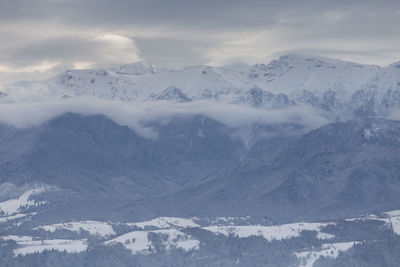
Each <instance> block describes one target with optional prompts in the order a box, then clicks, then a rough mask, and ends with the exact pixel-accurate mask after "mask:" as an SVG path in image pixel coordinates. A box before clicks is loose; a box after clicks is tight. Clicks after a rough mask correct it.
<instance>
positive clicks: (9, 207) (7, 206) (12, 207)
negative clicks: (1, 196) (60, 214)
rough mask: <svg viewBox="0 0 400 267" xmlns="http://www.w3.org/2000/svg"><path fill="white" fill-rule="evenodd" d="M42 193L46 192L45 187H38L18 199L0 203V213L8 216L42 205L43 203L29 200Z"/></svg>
mask: <svg viewBox="0 0 400 267" xmlns="http://www.w3.org/2000/svg"><path fill="white" fill-rule="evenodd" d="M44 191H46V187H38V188H34V189H30V190H27V191H26V192H25V193H23V194H22V195H20V196H19V197H18V198H15V199H9V200H7V201H4V202H0V211H2V212H3V213H4V215H6V216H9V215H14V214H17V213H19V211H21V210H22V209H23V208H27V207H31V206H39V205H41V204H44V203H45V202H35V201H34V200H32V199H31V196H33V195H38V194H41V193H43V192H44Z"/></svg>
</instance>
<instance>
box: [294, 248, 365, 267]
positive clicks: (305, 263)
mask: <svg viewBox="0 0 400 267" xmlns="http://www.w3.org/2000/svg"><path fill="white" fill-rule="evenodd" d="M357 243H359V242H343V243H332V244H323V245H322V249H321V250H318V251H305V252H297V253H295V255H296V257H297V258H298V259H300V260H301V263H300V265H299V266H300V267H312V266H313V265H314V263H315V262H316V261H317V260H318V259H319V258H320V257H321V256H323V257H329V258H336V257H337V256H339V253H340V252H342V251H346V250H349V249H350V248H352V247H353V246H354V245H355V244H357Z"/></svg>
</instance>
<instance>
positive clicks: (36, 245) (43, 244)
mask: <svg viewBox="0 0 400 267" xmlns="http://www.w3.org/2000/svg"><path fill="white" fill-rule="evenodd" d="M0 238H2V239H4V240H14V241H15V242H16V243H17V245H18V248H16V249H14V255H15V256H17V255H26V254H32V253H36V252H38V253H41V252H43V251H45V250H58V251H66V252H68V253H78V252H82V251H85V250H86V249H87V241H86V240H69V239H36V238H33V237H31V236H15V235H8V236H0Z"/></svg>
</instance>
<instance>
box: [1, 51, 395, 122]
mask: <svg viewBox="0 0 400 267" xmlns="http://www.w3.org/2000/svg"><path fill="white" fill-rule="evenodd" d="M2 91H3V92H2V97H1V101H2V102H15V101H17V102H18V101H41V100H48V99H54V98H71V97H72V98H77V97H81V96H89V97H96V98H101V99H108V100H110V99H111V100H113V99H116V100H123V101H132V102H145V101H156V100H170V101H175V102H186V101H188V100H201V99H208V100H215V101H220V102H224V103H234V104H238V103H239V104H242V103H245V104H248V105H251V106H254V107H269V108H270V107H282V106H286V105H308V106H311V107H314V108H318V109H322V110H326V111H334V112H343V111H350V113H354V114H356V115H358V116H376V115H385V114H386V113H387V112H388V110H390V109H391V108H398V107H399V106H400V63H394V64H392V65H390V66H388V67H379V66H375V65H362V64H358V63H352V62H345V61H342V60H334V59H326V58H317V57H303V56H297V55H285V56H281V57H280V58H279V59H278V60H273V61H271V62H270V63H268V64H256V65H253V66H247V65H245V64H232V65H227V66H222V67H211V66H191V67H185V68H182V69H179V70H167V69H163V68H158V67H156V66H153V65H151V64H147V63H143V62H139V63H134V64H130V65H124V66H121V67H120V68H113V69H103V70H100V69H98V70H67V71H65V72H63V73H61V74H59V75H57V76H55V77H52V78H50V79H48V80H44V81H36V82H16V83H13V84H10V85H7V86H5V87H4V88H3V89H2Z"/></svg>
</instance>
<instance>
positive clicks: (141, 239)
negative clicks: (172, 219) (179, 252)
mask: <svg viewBox="0 0 400 267" xmlns="http://www.w3.org/2000/svg"><path fill="white" fill-rule="evenodd" d="M151 233H153V234H156V235H160V236H165V238H161V240H162V241H161V242H162V245H164V246H165V249H166V250H169V249H172V248H181V249H183V250H186V251H187V250H191V249H198V248H199V245H200V242H199V241H198V240H196V239H194V238H193V237H192V236H190V235H187V234H185V233H183V232H181V231H179V230H177V229H164V230H155V231H133V232H130V233H127V234H124V235H122V236H119V237H117V238H114V239H112V240H109V241H107V242H105V244H106V245H112V244H116V243H121V244H122V245H123V246H124V247H125V248H127V249H129V250H131V251H132V253H133V254H136V253H144V254H147V253H150V252H151V251H156V250H155V246H154V244H153V243H152V242H151V240H150V239H149V234H151Z"/></svg>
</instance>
